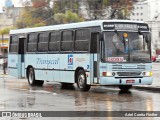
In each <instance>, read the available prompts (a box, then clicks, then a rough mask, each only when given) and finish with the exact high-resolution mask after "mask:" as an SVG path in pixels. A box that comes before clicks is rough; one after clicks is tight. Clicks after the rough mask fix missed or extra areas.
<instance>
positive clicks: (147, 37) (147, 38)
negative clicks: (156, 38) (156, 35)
mask: <svg viewBox="0 0 160 120" xmlns="http://www.w3.org/2000/svg"><path fill="white" fill-rule="evenodd" d="M144 39H145V42H146V43H149V36H148V35H146V36H145V37H144Z"/></svg>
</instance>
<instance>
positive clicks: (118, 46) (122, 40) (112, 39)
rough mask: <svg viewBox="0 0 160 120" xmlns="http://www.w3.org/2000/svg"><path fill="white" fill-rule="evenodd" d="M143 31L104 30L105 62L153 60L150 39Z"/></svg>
mask: <svg viewBox="0 0 160 120" xmlns="http://www.w3.org/2000/svg"><path fill="white" fill-rule="evenodd" d="M147 34H149V33H141V32H122V31H113V32H104V50H103V55H102V56H103V57H102V58H103V60H104V61H105V62H136V63H145V62H151V60H150V58H151V55H150V41H149V40H148V39H147V37H146V36H147Z"/></svg>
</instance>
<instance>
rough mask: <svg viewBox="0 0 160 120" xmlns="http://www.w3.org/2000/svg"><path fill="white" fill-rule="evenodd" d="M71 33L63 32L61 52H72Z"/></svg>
mask: <svg viewBox="0 0 160 120" xmlns="http://www.w3.org/2000/svg"><path fill="white" fill-rule="evenodd" d="M73 38H74V36H73V31H71V30H69V31H63V32H62V41H61V51H72V48H73Z"/></svg>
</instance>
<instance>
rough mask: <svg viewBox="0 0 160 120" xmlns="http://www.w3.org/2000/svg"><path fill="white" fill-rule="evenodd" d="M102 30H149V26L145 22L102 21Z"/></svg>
mask: <svg viewBox="0 0 160 120" xmlns="http://www.w3.org/2000/svg"><path fill="white" fill-rule="evenodd" d="M103 29H104V30H134V31H149V27H148V25H147V24H145V23H109V22H104V23H103Z"/></svg>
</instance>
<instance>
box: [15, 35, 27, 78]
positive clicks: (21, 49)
mask: <svg viewBox="0 0 160 120" xmlns="http://www.w3.org/2000/svg"><path fill="white" fill-rule="evenodd" d="M25 42H26V38H21V37H20V38H19V45H18V63H17V67H18V78H23V77H25V65H24V63H25V62H24V60H25V59H24V57H25V56H24V55H25Z"/></svg>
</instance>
